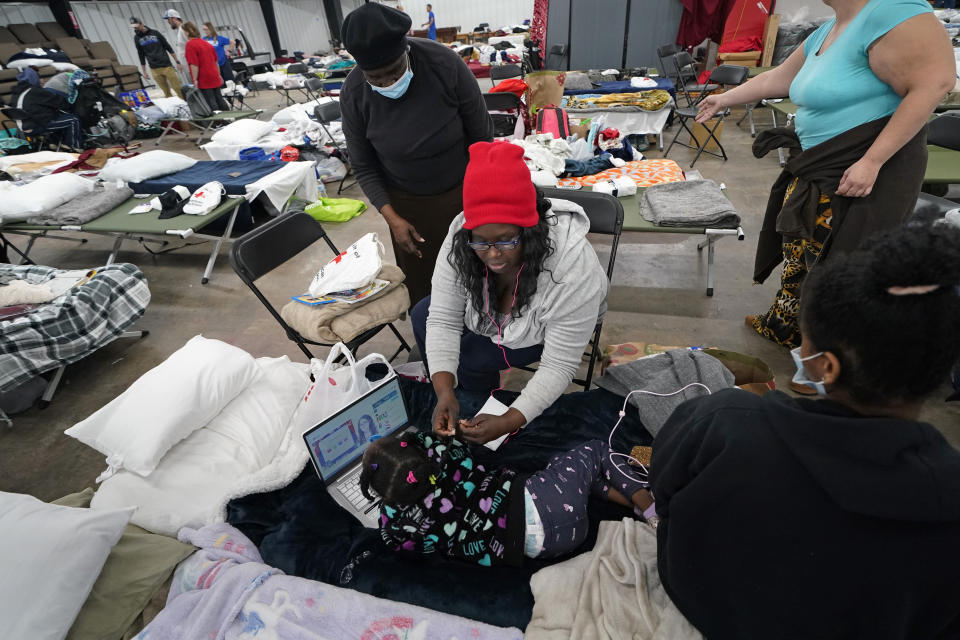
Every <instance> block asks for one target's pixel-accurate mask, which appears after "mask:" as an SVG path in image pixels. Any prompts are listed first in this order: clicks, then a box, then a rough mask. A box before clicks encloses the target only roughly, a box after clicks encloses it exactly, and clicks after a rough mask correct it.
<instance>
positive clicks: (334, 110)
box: [313, 100, 356, 194]
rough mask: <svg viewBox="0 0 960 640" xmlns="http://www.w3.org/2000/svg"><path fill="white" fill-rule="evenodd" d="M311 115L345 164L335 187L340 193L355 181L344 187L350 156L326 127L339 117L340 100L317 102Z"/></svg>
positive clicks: (348, 173)
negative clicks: (344, 172)
mask: <svg viewBox="0 0 960 640" xmlns="http://www.w3.org/2000/svg"><path fill="white" fill-rule="evenodd" d="M313 117H314V118H316V119H317V122H319V123H320V126H321V127H323V131H324V132H325V133H326V134H327V137H328V138H330V144H331V145H332V146H333V147H334V148H335V149H336V150H337V152H338V153H339V154H340V159H341V160H343V162H344V164H346V165H347V174H346V175H345V176H343V179H342V180H341V181H340V186H338V187H337V193H338V194H340V193H342V192H343V190H344V189H345V188H347V189H349V188H350V187H352V186H353V185H354V184H356V181H354V182H351V183H350V184H349V185H347V186H346V187H344V183H345V182H346V181H347V178H348V177H349V176H350V173H351V170H350V156H349V155H348V153H347V148H346V147H345V146H341V145H340V144H339V143H338V142H337V141H336V139H334V137H333V134H332V133H330V129H328V128H327V125H329V124H330V123H331V122H335V121H336V120H339V119H340V101H339V100H331V101H330V102H325V103H323V104H318V105H317V106H316V107H314V108H313Z"/></svg>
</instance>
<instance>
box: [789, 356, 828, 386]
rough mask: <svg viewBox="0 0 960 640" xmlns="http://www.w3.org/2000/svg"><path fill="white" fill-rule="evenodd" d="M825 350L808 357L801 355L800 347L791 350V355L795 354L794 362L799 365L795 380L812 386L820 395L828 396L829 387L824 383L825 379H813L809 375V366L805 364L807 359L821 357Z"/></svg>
mask: <svg viewBox="0 0 960 640" xmlns="http://www.w3.org/2000/svg"><path fill="white" fill-rule="evenodd" d="M823 353H824V352H823V351H821V352H820V353H815V354H813V355H812V356H807V357H806V358H801V357H800V347H797V348H796V349H791V350H790V355H791V356H793V362H794V363H795V364H796V365H797V372H796V373H795V374H794V376H793V381H794V382H796V383H797V384H803V385H806V386H808V387H811V388H812V389H814V390H815V391H816V392H817V395H818V396H822V397H824V398H825V397H827V387H826V386H825V385H824V384H823V380H811V379H810V378H809V376H807V368H806V367H805V366H804V365H803V363H804V362H806V361H807V360H813V359H814V358H819V357H820V356H822V355H823Z"/></svg>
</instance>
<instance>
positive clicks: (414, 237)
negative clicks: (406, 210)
mask: <svg viewBox="0 0 960 640" xmlns="http://www.w3.org/2000/svg"><path fill="white" fill-rule="evenodd" d="M380 214H381V215H382V216H383V219H384V220H386V221H387V226H389V227H390V234H391V235H392V236H393V239H394V240H396V241H397V245H399V247H400V248H401V249H403V250H404V251H406V252H407V253H412V254H413V255H415V256H417V257H418V258H422V257H423V254H421V253H420V249H418V248H417V243H421V244H422V243H424V242H426V241H425V240H424V239H423V237H422V236H421V235H420V234H419V233H417V230H416V228H414V226H413V225H412V224H410V223H409V222H408V221H407V220H406V218H403V217H401V216H400V214H398V213H397V212H396V211H394V209H393V207H391V206H390V205H385V206H384V207H383V209H381V210H380Z"/></svg>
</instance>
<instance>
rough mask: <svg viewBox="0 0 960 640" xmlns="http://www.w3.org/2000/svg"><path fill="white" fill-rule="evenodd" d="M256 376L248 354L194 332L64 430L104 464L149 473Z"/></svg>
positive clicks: (257, 372)
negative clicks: (110, 398)
mask: <svg viewBox="0 0 960 640" xmlns="http://www.w3.org/2000/svg"><path fill="white" fill-rule="evenodd" d="M259 376H260V367H259V366H258V365H257V363H256V361H255V360H254V359H253V357H252V356H251V355H250V354H249V353H247V352H246V351H243V350H242V349H238V348H237V347H234V346H232V345H229V344H227V343H225V342H221V341H219V340H208V339H207V338H204V337H203V336H194V337H193V338H191V339H190V340H189V342H187V344H185V345H184V346H183V347H181V348H180V349H179V350H177V351H175V352H174V353H173V355H171V356H170V357H169V358H167V359H166V360H165V361H164V362H162V363H161V364H159V365H158V366H156V367H154V368H153V369H151V370H150V371H147V372H146V373H145V374H143V375H142V376H140V378H139V379H138V380H137V381H136V382H134V383H133V384H132V385H130V387H129V388H128V389H127V390H126V391H124V392H123V393H122V394H120V395H119V396H118V397H117V398H115V399H114V400H113V401H112V402H110V403H109V404H108V405H107V406H105V407H103V408H101V409H100V410H99V411H97V412H96V413H94V414H93V415H92V416H90V417H89V418H87V419H86V420H84V421H83V422H80V423H78V424H75V425H74V426H72V427H70V428H69V429H67V430H66V432H65V433H66V434H67V435H68V436H71V437H73V438H76V439H77V440H79V441H80V442H82V443H84V444H85V445H87V446H89V447H93V448H94V449H96V450H97V451H99V452H100V453H102V454H104V455H105V456H107V465H108V467H109V468H108V470H107V472H105V473H104V474H103V475H102V476H101V478H98V480H100V479H102V478H105V477H110V476H111V475H113V473H115V472H116V471H118V470H120V469H128V470H130V471H132V472H134V473H137V474H139V475H141V476H148V475H150V473H151V472H152V471H153V470H154V469H155V468H156V467H157V463H159V462H160V458H162V457H163V455H164V454H165V453H166V452H167V451H169V450H170V447H172V446H173V445H175V444H177V443H178V442H180V441H181V440H183V439H184V438H186V437H187V436H188V435H190V434H191V433H193V432H194V431H196V430H197V429H199V428H200V427H202V426H204V425H205V424H207V423H208V422H210V420H211V419H213V417H214V416H216V415H217V414H218V413H220V411H221V410H223V408H224V407H225V406H226V405H227V403H229V402H230V401H231V400H233V399H234V398H236V397H237V396H238V395H239V394H240V393H242V392H243V390H244V389H246V388H247V387H249V386H250V384H251V383H253V382H254V380H256V379H257V378H258V377H259Z"/></svg>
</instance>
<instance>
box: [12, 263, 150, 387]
mask: <svg viewBox="0 0 960 640" xmlns="http://www.w3.org/2000/svg"><path fill="white" fill-rule="evenodd" d="M57 273H58V270H57V269H51V268H50V267H39V266H14V265H0V275H5V274H12V275H15V276H17V277H20V278H23V279H26V280H27V281H29V282H32V283H43V282H47V281H48V280H50V279H52V278H53V277H54V276H56V274H57ZM149 302H150V289H149V288H148V287H147V280H146V278H145V277H144V276H143V274H142V273H141V272H140V270H139V269H137V268H136V267H135V266H134V265H132V264H114V265H110V266H107V267H101V268H99V269H96V275H94V276H93V278H91V279H90V280H89V281H88V282H86V283H84V284H82V285H80V286H77V287H74V288H72V289H70V290H69V291H67V292H66V293H64V294H63V295H61V296H59V297H57V298H54V299H53V300H51V301H50V302H48V303H46V304H44V305H42V306H40V307H39V308H37V309H35V310H33V311H31V312H30V313H28V314H27V315H25V316H20V317H19V318H14V319H12V320H7V321H3V322H0V391H9V390H10V389H13V388H15V387H18V386H19V385H21V384H23V383H24V382H26V381H27V380H30V379H31V378H33V377H35V376H37V375H39V374H41V373H43V372H44V371H49V370H50V369H55V368H56V367H58V366H60V365H62V364H70V363H73V362H76V361H77V360H80V359H81V358H83V357H84V356H86V355H87V354H89V353H91V352H93V351H95V350H97V349H99V348H100V347H102V346H103V345H105V344H107V343H108V342H110V341H111V340H113V339H114V338H116V337H117V336H118V335H120V334H121V333H122V332H123V331H124V329H126V328H127V327H129V326H130V325H131V324H133V323H134V322H136V320H137V319H138V318H139V317H140V316H142V315H143V312H144V310H145V309H146V308H147V304H148V303H149Z"/></svg>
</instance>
